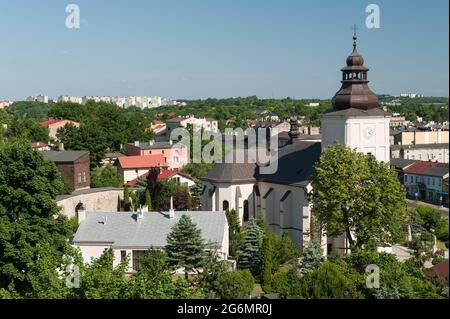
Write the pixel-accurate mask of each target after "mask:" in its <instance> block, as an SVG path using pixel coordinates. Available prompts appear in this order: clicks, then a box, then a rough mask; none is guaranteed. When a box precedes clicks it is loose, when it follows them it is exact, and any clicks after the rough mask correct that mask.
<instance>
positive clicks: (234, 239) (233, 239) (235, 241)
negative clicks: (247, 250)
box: [226, 209, 242, 256]
mask: <svg viewBox="0 0 450 319" xmlns="http://www.w3.org/2000/svg"><path fill="white" fill-rule="evenodd" d="M226 216H227V221H228V236H229V241H230V255H231V256H236V253H237V248H238V245H239V240H240V239H241V237H242V229H241V224H240V222H239V216H238V214H237V212H236V210H234V209H232V210H227V211H226Z"/></svg>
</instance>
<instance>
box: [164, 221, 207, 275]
mask: <svg viewBox="0 0 450 319" xmlns="http://www.w3.org/2000/svg"><path fill="white" fill-rule="evenodd" d="M205 248H206V244H205V241H204V239H203V238H202V235H201V230H200V229H199V228H198V227H197V225H196V224H195V223H194V222H193V221H192V219H191V217H189V215H187V214H185V215H183V216H181V218H180V220H179V221H178V222H177V223H176V224H175V225H174V226H173V227H172V231H171V232H170V233H169V234H168V235H167V245H166V252H167V260H168V264H169V266H171V267H172V268H174V269H176V268H181V267H182V268H184V273H185V277H186V279H188V273H189V272H190V271H194V270H195V271H197V269H198V268H199V267H200V266H201V265H202V263H203V261H204V258H205Z"/></svg>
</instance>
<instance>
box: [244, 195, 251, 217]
mask: <svg viewBox="0 0 450 319" xmlns="http://www.w3.org/2000/svg"><path fill="white" fill-rule="evenodd" d="M249 214H250V212H249V209H248V200H245V201H244V222H248V220H249V219H250V216H249Z"/></svg>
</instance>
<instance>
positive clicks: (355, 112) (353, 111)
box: [322, 108, 391, 117]
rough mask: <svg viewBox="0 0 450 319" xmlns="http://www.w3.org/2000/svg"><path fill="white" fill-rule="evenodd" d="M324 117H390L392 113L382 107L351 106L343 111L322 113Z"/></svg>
mask: <svg viewBox="0 0 450 319" xmlns="http://www.w3.org/2000/svg"><path fill="white" fill-rule="evenodd" d="M322 116H323V117H334V116H384V117H390V116H391V114H390V113H388V112H385V111H383V110H382V109H380V108H374V109H369V110H361V109H357V108H349V109H345V110H341V111H332V112H328V113H324V114H322Z"/></svg>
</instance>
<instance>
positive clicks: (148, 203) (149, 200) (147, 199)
mask: <svg viewBox="0 0 450 319" xmlns="http://www.w3.org/2000/svg"><path fill="white" fill-rule="evenodd" d="M145 205H146V206H147V209H148V211H149V212H151V211H152V197H151V195H150V191H149V190H148V189H147V190H146V191H145Z"/></svg>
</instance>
